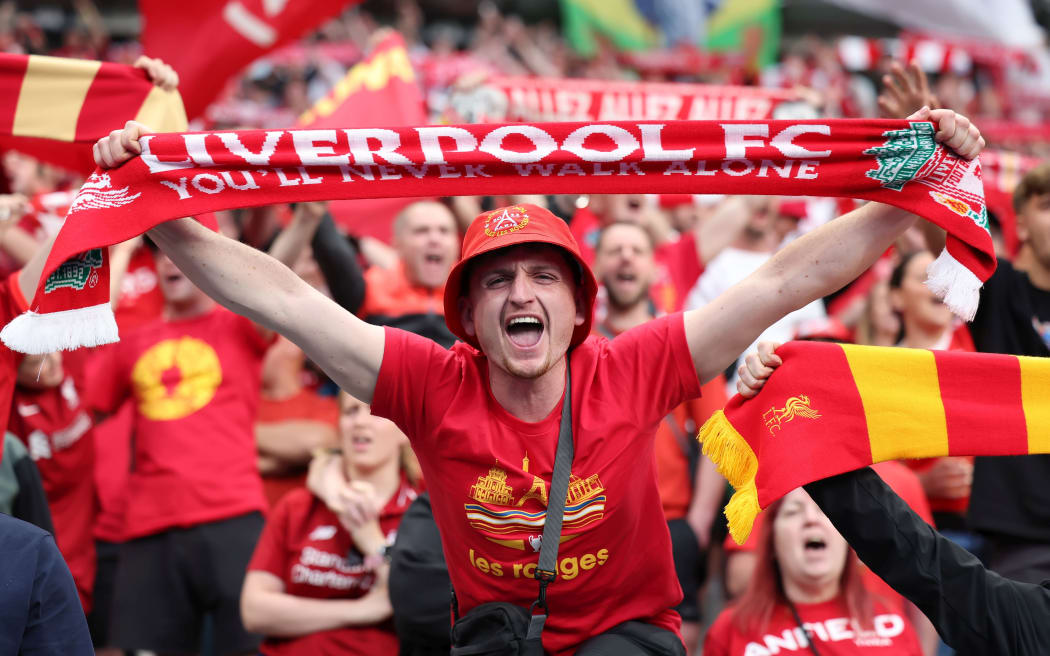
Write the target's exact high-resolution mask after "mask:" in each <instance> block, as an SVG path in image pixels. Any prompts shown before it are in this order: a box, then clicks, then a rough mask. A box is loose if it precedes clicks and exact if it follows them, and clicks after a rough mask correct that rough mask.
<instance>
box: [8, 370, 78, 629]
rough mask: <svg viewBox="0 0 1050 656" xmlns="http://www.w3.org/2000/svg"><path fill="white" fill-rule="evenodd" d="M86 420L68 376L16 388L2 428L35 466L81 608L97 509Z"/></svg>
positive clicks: (56, 538) (59, 547)
mask: <svg viewBox="0 0 1050 656" xmlns="http://www.w3.org/2000/svg"><path fill="white" fill-rule="evenodd" d="M91 424H92V422H91V416H90V415H89V414H88V412H87V410H86V409H85V408H84V404H83V403H81V400H80V395H79V394H78V393H77V388H76V385H75V384H74V383H73V378H72V377H69V376H67V377H66V379H65V380H64V381H62V384H61V385H60V386H58V387H50V388H47V389H40V390H35V389H28V388H25V387H16V388H15V395H14V411H13V412H12V413H11V419H10V422H9V424H8V427H7V429H8V430H9V431H11V432H12V433H14V434H15V435H17V436H18V438H19V439H20V440H22V441H23V442H24V443H25V445H26V447H27V448H28V450H29V455H30V457H31V458H33V461H34V462H35V463H36V466H37V469H39V470H40V478H41V479H42V481H43V483H44V493H45V494H46V495H47V505H48V507H49V508H50V509H51V520H52V521H53V522H54V525H55V542H57V543H58V550H59V551H61V552H62V557H63V558H65V560H66V563H67V564H68V565H69V571H70V572H72V574H73V580H74V581H75V582H76V584H77V592H78V593H79V594H80V603H81V605H82V606H83V607H84V610H85V612H87V611H89V610H90V609H91V590H92V588H93V586H94V584H95V538H94V535H93V533H92V530H93V527H94V523H95V513H96V510H97V508H98V503H97V500H96V497H95V479H94V476H92V475H91V473H92V472H93V467H94V460H95V444H94V442H95V441H94V439H93V435H92V431H91Z"/></svg>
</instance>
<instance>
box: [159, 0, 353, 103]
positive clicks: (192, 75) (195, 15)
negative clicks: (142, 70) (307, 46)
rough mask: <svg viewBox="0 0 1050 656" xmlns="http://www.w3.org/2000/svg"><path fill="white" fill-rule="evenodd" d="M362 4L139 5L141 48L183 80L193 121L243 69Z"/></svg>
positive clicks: (199, 1) (224, 1) (252, 0)
mask: <svg viewBox="0 0 1050 656" xmlns="http://www.w3.org/2000/svg"><path fill="white" fill-rule="evenodd" d="M357 2H360V0H311V1H310V2H288V0H179V1H177V2H172V1H171V0H139V11H140V12H141V14H142V19H143V21H144V23H145V25H144V27H143V30H142V47H143V49H144V50H145V52H146V54H148V55H149V56H150V57H160V58H161V59H163V60H164V61H165V62H167V63H168V64H170V65H171V66H172V67H173V68H174V69H175V70H176V71H177V72H178V74H179V79H180V85H179V89H180V90H181V91H182V98H183V101H184V102H185V104H186V114H187V116H188V117H189V118H191V119H193V118H196V117H197V116H200V115H201V114H202V113H203V112H204V109H205V107H207V106H208V103H210V102H211V101H212V100H214V99H215V97H216V96H217V95H218V94H219V92H220V91H222V88H223V86H224V85H225V84H226V81H227V80H228V79H230V77H231V76H233V75H234V74H236V73H237V72H238V71H240V70H241V69H242V68H244V67H245V66H247V65H248V64H250V63H251V62H252V61H253V60H255V59H256V58H257V57H260V56H262V55H264V54H266V53H268V52H270V51H271V50H273V49H275V48H278V47H280V46H282V45H284V44H285V43H288V42H289V41H292V40H293V39H297V38H299V37H300V36H302V35H303V34H305V33H306V32H307V31H309V30H311V29H313V28H315V27H317V26H318V25H320V24H321V23H322V22H324V21H325V20H327V19H329V18H331V17H332V16H335V15H336V14H338V13H339V12H340V11H342V9H343V8H344V7H347V6H349V5H351V4H356V3H357Z"/></svg>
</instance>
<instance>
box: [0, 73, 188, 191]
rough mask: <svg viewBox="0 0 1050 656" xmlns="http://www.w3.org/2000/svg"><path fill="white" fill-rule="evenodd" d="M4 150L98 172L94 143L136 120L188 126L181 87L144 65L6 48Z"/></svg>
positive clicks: (160, 126)
mask: <svg viewBox="0 0 1050 656" xmlns="http://www.w3.org/2000/svg"><path fill="white" fill-rule="evenodd" d="M0 91H2V93H0V149H8V148H11V149H14V150H18V151H21V152H24V153H26V154H29V155H32V156H33V157H35V158H37V159H41V160H44V161H46V162H49V163H51V164H56V165H58V166H61V167H63V168H67V169H72V170H75V171H78V172H82V173H83V174H84V175H87V174H89V173H91V171H93V170H94V168H95V163H94V161H93V159H92V157H91V147H92V146H93V145H94V144H95V142H96V141H98V140H99V139H100V138H101V137H104V136H106V135H108V134H109V132H110V130H112V129H113V128H114V127H115V126H120V125H123V124H124V122H125V121H129V120H132V119H134V120H136V121H139V122H140V123H145V124H146V125H149V126H150V127H152V128H153V129H154V130H156V131H158V132H181V131H183V130H185V129H186V112H185V111H184V110H183V108H182V98H181V97H180V96H179V92H178V91H164V90H163V89H161V88H160V87H157V86H154V85H153V84H152V83H151V82H150V81H149V79H147V77H146V72H145V71H143V70H142V69H138V68H133V67H131V66H124V65H121V64H112V63H109V62H98V61H89V60H83V59H64V58H61V57H45V56H43V55H12V54H6V53H0Z"/></svg>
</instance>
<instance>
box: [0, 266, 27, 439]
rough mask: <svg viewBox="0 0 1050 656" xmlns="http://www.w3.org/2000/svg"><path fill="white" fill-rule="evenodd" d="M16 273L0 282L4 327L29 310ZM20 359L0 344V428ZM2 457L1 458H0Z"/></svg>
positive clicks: (0, 316)
mask: <svg viewBox="0 0 1050 656" xmlns="http://www.w3.org/2000/svg"><path fill="white" fill-rule="evenodd" d="M18 273H19V272H18V271H16V272H14V273H12V274H11V275H9V276H7V277H6V278H4V280H3V282H0V325H2V326H6V325H7V324H8V323H10V322H11V320H12V319H14V318H15V317H17V316H18V315H20V314H22V313H23V312H25V311H26V310H28V309H29V304H28V303H26V299H25V297H23V296H22V290H21V289H19V288H18ZM19 361H20V358H19V356H18V354H16V353H15V352H14V351H12V350H11V349H9V348H7V346H5V345H4V343H3V342H0V426H7V418H8V413H10V412H11V396H12V395H13V394H14V391H15V371H16V369H17V368H18V363H19ZM0 457H2V456H0Z"/></svg>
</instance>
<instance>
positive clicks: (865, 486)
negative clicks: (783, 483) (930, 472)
mask: <svg viewBox="0 0 1050 656" xmlns="http://www.w3.org/2000/svg"><path fill="white" fill-rule="evenodd" d="M805 489H806V492H808V493H809V495H810V496H811V497H812V498H813V500H814V501H816V503H817V505H819V506H820V508H821V509H822V510H823V511H824V514H826V515H827V516H828V518H829V519H831V522H832V524H834V525H835V528H837V529H838V531H839V533H841V534H842V536H843V537H844V538H846V541H847V542H849V544H850V546H851V547H853V549H854V550H855V551H856V552H857V555H858V556H860V559H861V560H862V561H864V563H865V564H866V565H867V566H868V567H870V568H871V570H872V571H873V572H875V573H876V574H878V575H879V576H880V577H882V579H883V580H885V581H886V582H887V583H889V585H890V586H891V587H892V588H893V589H894V590H896V591H897V592H899V593H900V594H902V595H903V596H904V597H906V598H907V599H908V600H910V601H911V602H912V603H914V604H915V605H916V606H918V607H919V609H920V610H921V611H922V612H923V613H924V614H925V615H926V616H927V617H928V618H930V621H931V622H933V625H934V627H936V629H937V632H938V633H939V634H940V636H941V638H942V639H943V640H944V642H945V643H946V644H947V645H948V646H950V647H952V648H953V649H955V650H956V652H957V653H959V654H961V655H965V656H970V655H976V654H1010V655H1011V656H1037V655H1039V656H1043V655H1045V654H1050V581H1044V582H1043V583H1042V584H1041V585H1035V584H1032V583H1023V582H1019V581H1013V580H1011V579H1007V578H1003V577H1002V576H1000V575H999V574H996V573H995V572H992V571H990V570H987V569H985V567H984V566H983V565H982V564H981V562H980V561H979V560H977V558H976V557H974V556H973V554H971V553H970V552H968V551H966V550H965V549H963V548H962V547H960V546H958V545H956V544H955V543H954V542H952V541H951V540H948V539H947V538H945V537H943V536H942V535H941V534H939V533H937V531H935V530H934V529H933V528H931V527H930V525H929V524H927V523H926V522H925V521H923V520H922V519H921V518H920V517H919V516H918V515H916V514H915V513H914V512H913V511H912V510H911V509H910V508H909V507H908V505H907V504H906V503H904V501H903V500H901V498H900V497H898V496H897V495H896V494H895V493H894V492H893V490H891V489H890V488H889V486H888V485H886V484H885V483H884V482H883V481H882V479H880V478H879V476H878V475H877V474H876V473H875V472H874V471H872V470H871V469H870V468H865V469H860V470H857V471H854V472H849V473H846V474H841V475H839V476H832V477H830V478H826V479H824V480H820V481H816V482H813V483H809V484H808V485H806V486H805Z"/></svg>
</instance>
